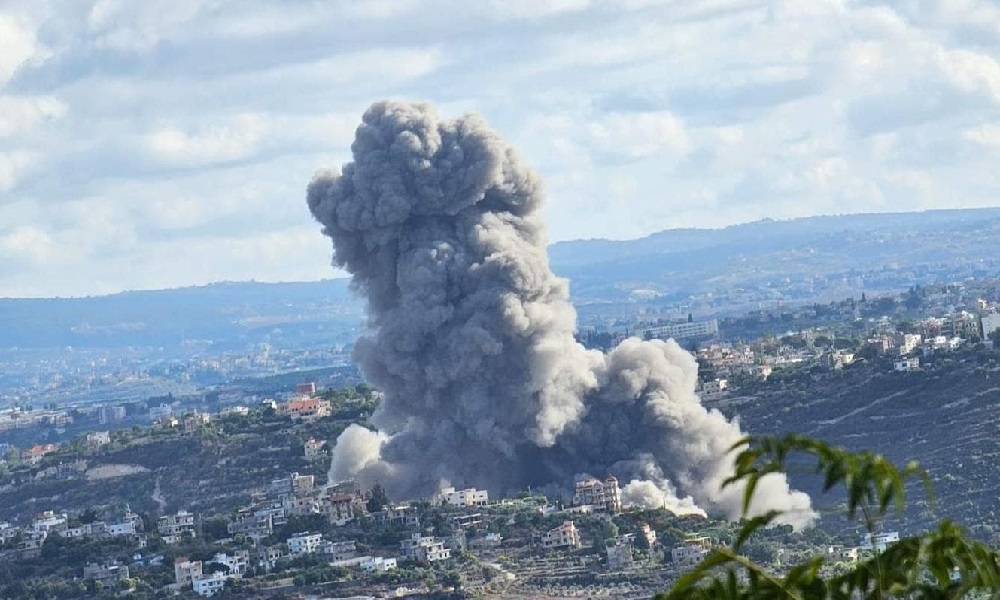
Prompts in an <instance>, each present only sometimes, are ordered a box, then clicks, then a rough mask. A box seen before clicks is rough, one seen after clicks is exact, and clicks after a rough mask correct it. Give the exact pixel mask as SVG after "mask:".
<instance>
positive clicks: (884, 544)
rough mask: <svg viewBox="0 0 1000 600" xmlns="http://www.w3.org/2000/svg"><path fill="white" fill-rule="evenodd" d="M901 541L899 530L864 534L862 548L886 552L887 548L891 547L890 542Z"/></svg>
mask: <svg viewBox="0 0 1000 600" xmlns="http://www.w3.org/2000/svg"><path fill="white" fill-rule="evenodd" d="M898 541H899V532H898V531H890V532H888V533H878V534H875V535H874V536H872V535H863V536H861V544H860V546H859V547H860V548H861V549H862V550H872V549H874V550H877V551H878V552H885V549H886V548H888V547H889V544H892V543H895V542H898Z"/></svg>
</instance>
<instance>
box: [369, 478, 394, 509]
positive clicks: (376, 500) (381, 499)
mask: <svg viewBox="0 0 1000 600" xmlns="http://www.w3.org/2000/svg"><path fill="white" fill-rule="evenodd" d="M387 504H389V496H388V494H386V493H385V488H384V487H382V484H381V483H376V484H375V485H374V486H372V489H371V496H370V497H369V498H368V502H367V504H366V505H365V506H366V508H368V512H370V513H373V512H378V511H380V510H382V509H383V508H385V506H386V505H387Z"/></svg>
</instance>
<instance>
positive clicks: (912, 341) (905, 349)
mask: <svg viewBox="0 0 1000 600" xmlns="http://www.w3.org/2000/svg"><path fill="white" fill-rule="evenodd" d="M922 341H923V337H922V336H921V335H920V334H919V333H903V334H899V335H897V336H896V350H897V352H899V355H900V356H906V355H908V354H910V353H912V352H913V351H914V350H916V349H917V348H919V347H920V343H921V342H922Z"/></svg>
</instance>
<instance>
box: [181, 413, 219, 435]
mask: <svg viewBox="0 0 1000 600" xmlns="http://www.w3.org/2000/svg"><path fill="white" fill-rule="evenodd" d="M211 422H212V415H210V414H208V413H203V412H198V411H194V412H192V413H189V414H186V415H184V421H183V424H184V433H194V432H195V431H198V430H199V429H200V428H201V427H202V426H203V425H208V424H209V423H211Z"/></svg>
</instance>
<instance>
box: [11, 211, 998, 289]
mask: <svg viewBox="0 0 1000 600" xmlns="http://www.w3.org/2000/svg"><path fill="white" fill-rule="evenodd" d="M990 209H1000V206H977V207H956V208H941V209H924V210H912V211H899V212H895V211H886V212H864V211H862V212H854V213H840V214H817V215H808V216H803V217H789V218H784V219H772V218H770V217H762V218H760V219H754V220H752V221H743V222H739V223H731V224H728V225H720V226H716V227H674V228H668V229H662V230H659V231H654V232H652V233H649V234H646V235H643V236H635V237H630V238H607V237H605V238H571V239H565V240H554V241H551V242H550V244H549V246H550V247H551V246H554V245H556V244H560V243H566V242H581V241H610V242H628V241H635V240H640V239H644V238H648V237H650V236H653V235H657V234H660V233H665V232H669V231H722V230H724V229H729V228H732V227H739V226H743V225H752V224H755V223H766V222H775V223H782V222H791V221H798V220H803V219H813V218H824V217H825V218H836V217H852V216H865V215H894V214H900V215H902V214H922V213H931V212H943V211H980V210H990ZM348 279H350V276H349V275H348V274H347V273H344V272H343V271H340V270H338V269H335V268H333V267H331V268H330V272H329V274H328V275H327V276H321V277H316V278H313V279H261V278H249V279H216V280H211V281H196V282H191V283H186V284H181V285H175V286H167V287H142V288H123V289H118V290H110V291H103V292H98V293H80V294H66V295H24V296H10V295H4V294H3V293H2V292H0V300H22V299H24V300H29V299H30V300H45V299H51V300H72V299H81V298H96V297H102V296H113V295H116V294H126V293H130V292H155V291H167V290H183V289H191V288H200V287H206V286H212V285H223V284H242V283H260V284H283V283H284V284H294V283H318V282H323V281H339V280H344V281H346V280H348Z"/></svg>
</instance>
